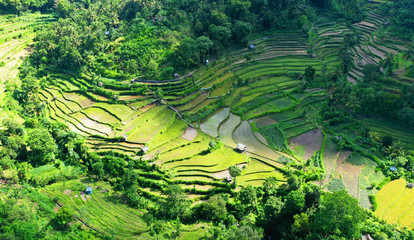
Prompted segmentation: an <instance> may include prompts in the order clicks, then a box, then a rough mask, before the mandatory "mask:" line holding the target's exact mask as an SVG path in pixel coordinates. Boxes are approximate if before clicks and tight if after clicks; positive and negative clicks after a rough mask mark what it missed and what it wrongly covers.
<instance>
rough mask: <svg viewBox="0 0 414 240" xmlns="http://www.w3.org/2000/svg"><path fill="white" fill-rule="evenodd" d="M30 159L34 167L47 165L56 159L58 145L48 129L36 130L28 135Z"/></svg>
mask: <svg viewBox="0 0 414 240" xmlns="http://www.w3.org/2000/svg"><path fill="white" fill-rule="evenodd" d="M27 146H28V147H29V151H28V157H29V159H30V160H31V161H32V163H33V164H34V165H36V166H37V165H41V164H46V163H47V162H49V161H50V160H52V159H53V158H54V154H55V153H56V152H57V145H56V143H55V140H54V139H53V137H52V135H50V133H49V131H48V130H46V129H35V130H33V131H31V132H30V133H29V134H28V138H27Z"/></svg>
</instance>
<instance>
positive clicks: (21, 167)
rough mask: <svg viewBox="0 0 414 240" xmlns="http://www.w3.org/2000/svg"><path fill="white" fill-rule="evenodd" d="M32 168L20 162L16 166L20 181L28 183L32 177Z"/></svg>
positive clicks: (26, 163)
mask: <svg viewBox="0 0 414 240" xmlns="http://www.w3.org/2000/svg"><path fill="white" fill-rule="evenodd" d="M32 169H33V167H32V165H30V164H29V163H28V162H22V163H19V164H18V165H17V173H18V174H19V178H20V180H23V181H26V182H27V181H29V180H30V178H31V177H32V174H31V171H32Z"/></svg>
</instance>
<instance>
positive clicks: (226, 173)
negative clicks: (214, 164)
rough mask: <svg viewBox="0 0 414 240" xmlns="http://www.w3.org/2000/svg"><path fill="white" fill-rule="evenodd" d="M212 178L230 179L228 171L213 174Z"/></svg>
mask: <svg viewBox="0 0 414 240" xmlns="http://www.w3.org/2000/svg"><path fill="white" fill-rule="evenodd" d="M212 176H213V177H215V178H218V179H223V178H228V177H231V176H230V172H229V170H224V171H220V172H215V173H213V174H212Z"/></svg>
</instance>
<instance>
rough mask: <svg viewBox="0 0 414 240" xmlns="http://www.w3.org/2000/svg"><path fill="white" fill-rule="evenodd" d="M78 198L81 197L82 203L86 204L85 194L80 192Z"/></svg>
mask: <svg viewBox="0 0 414 240" xmlns="http://www.w3.org/2000/svg"><path fill="white" fill-rule="evenodd" d="M80 196H81V198H82V201H84V202H86V200H87V199H86V197H85V192H83V191H82V192H80Z"/></svg>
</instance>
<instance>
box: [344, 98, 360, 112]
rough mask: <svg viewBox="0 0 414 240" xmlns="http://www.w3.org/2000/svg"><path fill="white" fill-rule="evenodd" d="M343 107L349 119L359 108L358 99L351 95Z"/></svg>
mask: <svg viewBox="0 0 414 240" xmlns="http://www.w3.org/2000/svg"><path fill="white" fill-rule="evenodd" d="M345 107H346V108H348V109H349V117H351V115H352V112H353V111H354V110H355V109H357V108H360V107H361V103H360V101H359V100H358V98H357V97H356V96H355V95H354V94H352V95H351V96H350V97H349V99H348V100H347V103H346V104H345Z"/></svg>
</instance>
